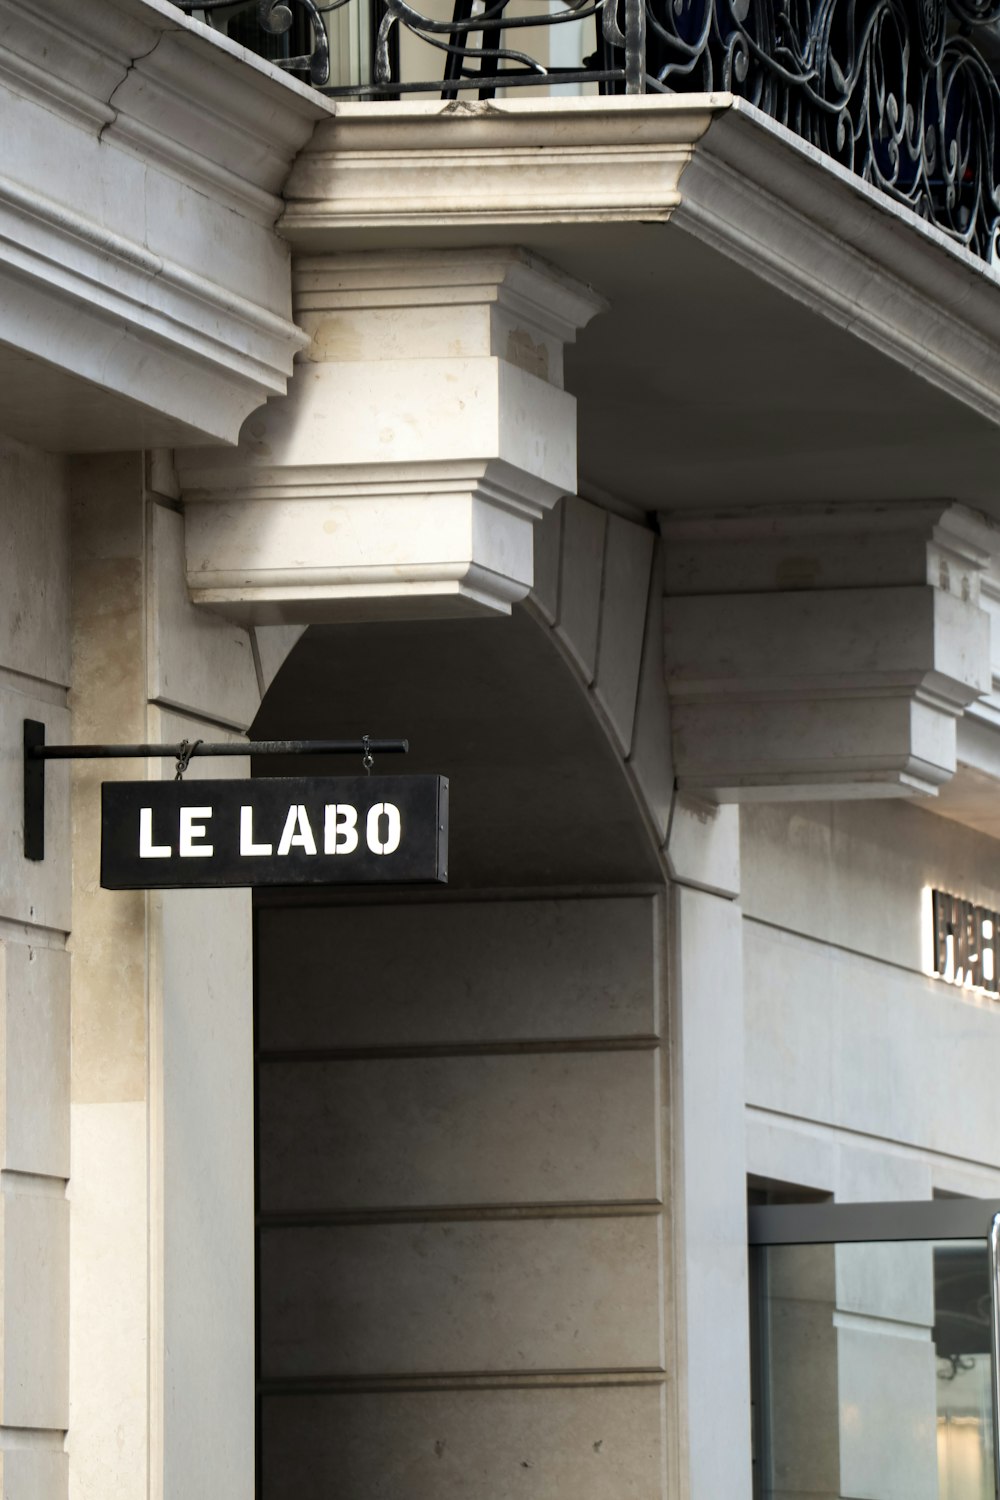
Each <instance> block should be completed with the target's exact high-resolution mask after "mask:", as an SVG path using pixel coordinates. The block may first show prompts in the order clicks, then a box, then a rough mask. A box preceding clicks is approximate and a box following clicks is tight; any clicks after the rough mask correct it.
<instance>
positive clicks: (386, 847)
mask: <svg viewBox="0 0 1000 1500" xmlns="http://www.w3.org/2000/svg"><path fill="white" fill-rule="evenodd" d="M382 817H384V818H385V820H386V822H387V823H388V825H389V828H388V831H387V833H386V837H385V843H384V844H383V843H382V841H381V840H380V839H379V836H378V820H379V818H382ZM401 831H402V825H401V823H400V819H399V808H398V807H397V806H396V805H395V803H394V802H376V803H375V806H374V807H372V808H370V809H369V812H368V827H367V829H366V837H367V839H368V847H369V849H370V850H371V851H372V853H373V854H395V852H396V850H397V849H398V848H399V835H400V832H401Z"/></svg>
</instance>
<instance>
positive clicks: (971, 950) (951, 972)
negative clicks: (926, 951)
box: [931, 891, 1000, 995]
mask: <svg viewBox="0 0 1000 1500" xmlns="http://www.w3.org/2000/svg"><path fill="white" fill-rule="evenodd" d="M931 912H932V922H933V950H932V951H933V963H934V972H935V974H938V975H940V977H941V978H942V979H947V980H948V981H949V983H951V984H960V985H969V986H970V987H972V988H974V989H978V990H985V991H986V993H987V994H989V995H996V994H1000V979H998V975H1000V912H995V911H991V910H990V908H989V907H987V906H977V905H976V903H975V902H974V901H963V900H962V899H961V897H960V896H949V895H948V894H947V892H945V891H932V892H931Z"/></svg>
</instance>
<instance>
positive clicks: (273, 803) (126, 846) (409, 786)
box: [101, 776, 448, 890]
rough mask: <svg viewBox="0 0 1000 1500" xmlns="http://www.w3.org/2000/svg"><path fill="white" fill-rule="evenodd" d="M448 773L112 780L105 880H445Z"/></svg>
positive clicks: (153, 884) (106, 798) (131, 884)
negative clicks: (446, 774) (242, 779)
mask: <svg viewBox="0 0 1000 1500" xmlns="http://www.w3.org/2000/svg"><path fill="white" fill-rule="evenodd" d="M447 878H448V781H447V779H446V778H445V777H443V776H310V777H291V776H275V777H269V778H263V777H262V778H259V779H255V780H253V781H108V782H105V783H104V785H103V786H102V787H101V884H102V886H105V887H106V888H107V889H109V890H147V889H151V888H157V887H171V886H250V885H331V884H336V885H345V884H349V885H370V884H376V883H377V884H381V883H383V882H389V883H399V882H406V883H413V882H421V883H426V882H442V883H443V882H445V881H446V880H447Z"/></svg>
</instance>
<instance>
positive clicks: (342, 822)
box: [323, 802, 358, 854]
mask: <svg viewBox="0 0 1000 1500" xmlns="http://www.w3.org/2000/svg"><path fill="white" fill-rule="evenodd" d="M357 847H358V810H357V808H356V807H351V805H350V804H349V803H347V802H328V803H327V804H326V815H325V820H324V823H323V853H324V854H353V853H354V851H355V849H356V848H357Z"/></svg>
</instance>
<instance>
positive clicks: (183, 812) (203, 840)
mask: <svg viewBox="0 0 1000 1500" xmlns="http://www.w3.org/2000/svg"><path fill="white" fill-rule="evenodd" d="M227 811H228V812H230V814H231V809H227ZM237 813H238V823H237V826H236V827H235V828H232V827H230V828H216V827H215V826H214V824H215V817H216V812H215V808H214V807H213V806H211V805H209V804H204V805H202V806H198V807H179V808H178V809H177V827H176V830H173V829H171V830H169V831H168V830H167V829H165V828H164V827H163V826H162V823H163V813H162V811H161V812H160V815H159V820H160V826H159V827H157V828H154V826H153V825H154V818H153V808H152V807H140V808H139V828H138V840H139V848H138V853H139V858H140V859H172V858H174V857H175V856H176V857H178V858H180V859H211V858H212V856H213V855H214V853H215V846H216V841H217V839H218V838H219V836H220V834H221V835H222V836H223V837H225V838H226V839H227V842H229V843H230V845H231V844H232V842H233V840H234V838H235V840H237V841H238V842H237V848H238V851H239V855H240V857H241V858H242V859H254V858H266V857H268V856H271V855H276V856H278V857H279V858H281V857H285V856H288V855H290V854H291V853H292V852H293V851H301V852H302V854H306V855H312V854H319V853H322V854H325V855H329V854H354V853H355V852H356V851H357V849H358V847H359V845H360V843H361V840H362V839H364V842H365V846H366V847H367V849H368V851H369V853H371V854H394V853H395V851H396V850H397V849H398V848H399V843H400V839H401V838H402V835H403V823H402V817H401V815H400V811H399V808H398V807H397V806H396V805H395V803H393V802H375V803H373V804H372V806H371V807H369V808H368V810H367V812H366V813H364V814H363V815H362V816H361V817H359V813H358V809H357V807H355V806H354V805H353V804H352V803H349V802H327V803H325V804H324V806H323V808H322V818H321V819H319V818H317V817H316V813H315V811H314V813H313V816H312V818H310V815H309V812H308V811H307V809H306V806H305V804H304V803H301V802H293V803H291V804H290V805H289V807H288V809H287V811H286V812H285V813H284V815H283V816H281V817H279V818H278V820H277V822H275V823H270V822H269V820H268V826H261V825H262V823H264V821H265V820H264V819H263V818H262V816H261V814H260V811H259V810H258V809H255V808H254V807H253V806H252V805H247V804H245V805H241V806H240V807H239V808H238V809H237ZM314 824H315V825H316V826H314ZM166 840H169V842H167V841H166Z"/></svg>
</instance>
